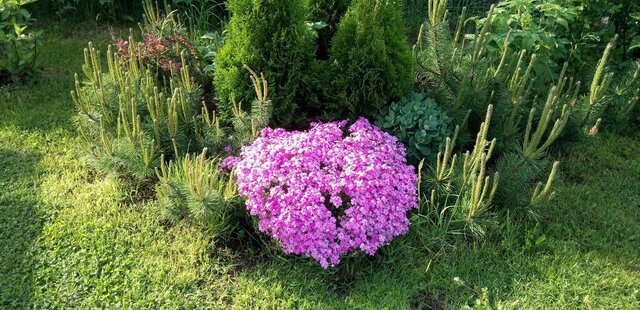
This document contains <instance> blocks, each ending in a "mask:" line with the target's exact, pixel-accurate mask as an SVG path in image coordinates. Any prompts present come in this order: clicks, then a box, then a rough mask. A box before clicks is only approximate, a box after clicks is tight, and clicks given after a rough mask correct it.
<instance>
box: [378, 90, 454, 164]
mask: <svg viewBox="0 0 640 310" xmlns="http://www.w3.org/2000/svg"><path fill="white" fill-rule="evenodd" d="M452 121H453V119H451V118H450V117H449V116H448V115H447V113H446V112H445V111H444V110H443V109H442V108H440V107H439V106H438V104H437V103H436V102H435V100H433V98H427V96H426V95H425V94H423V93H412V94H410V95H409V96H407V97H404V98H402V100H400V101H399V102H397V103H394V104H392V105H390V106H389V107H386V108H384V109H383V110H382V112H381V113H380V115H378V117H377V118H376V125H378V126H379V127H380V128H382V129H383V130H384V131H386V132H388V133H390V134H392V135H394V136H395V137H397V138H398V140H400V142H402V143H403V144H404V145H405V146H406V148H407V157H408V158H409V161H410V162H412V163H418V162H420V161H421V160H422V159H425V158H426V159H428V160H429V162H432V161H433V160H435V157H436V154H437V153H438V151H439V149H440V148H441V147H442V146H444V143H445V140H446V138H447V137H449V136H451V134H452V130H451V129H452V128H451V127H452V126H451V125H452Z"/></svg>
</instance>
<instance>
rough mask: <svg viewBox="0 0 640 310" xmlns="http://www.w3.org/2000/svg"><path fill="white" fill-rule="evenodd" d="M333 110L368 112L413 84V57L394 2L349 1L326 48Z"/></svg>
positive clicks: (380, 0)
mask: <svg viewBox="0 0 640 310" xmlns="http://www.w3.org/2000/svg"><path fill="white" fill-rule="evenodd" d="M331 61H332V65H333V66H334V68H335V70H336V71H335V72H336V74H335V75H334V79H333V80H332V84H333V85H332V91H333V93H334V96H335V99H334V103H333V106H332V107H331V108H332V109H333V110H334V111H335V112H337V113H349V114H350V115H366V116H374V115H375V113H377V111H379V109H380V108H381V107H383V106H384V105H385V104H387V103H388V102H390V101H391V100H394V99H399V98H401V97H402V96H404V95H406V94H407V93H408V92H409V90H410V88H411V85H412V83H413V77H414V72H413V59H412V57H411V52H410V48H409V45H408V43H407V39H406V34H405V28H404V21H403V16H402V8H401V2H400V1H394V0H374V1H370V0H355V1H353V2H352V4H351V6H350V7H349V10H348V11H347V13H346V14H345V16H344V17H343V18H342V21H341V22H340V25H339V26H338V31H337V33H336V35H335V37H334V38H333V41H332V46H331Z"/></svg>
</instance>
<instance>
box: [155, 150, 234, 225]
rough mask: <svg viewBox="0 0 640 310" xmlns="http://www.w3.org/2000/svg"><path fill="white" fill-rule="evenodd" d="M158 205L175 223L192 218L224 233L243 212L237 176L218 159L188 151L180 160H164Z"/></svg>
mask: <svg viewBox="0 0 640 310" xmlns="http://www.w3.org/2000/svg"><path fill="white" fill-rule="evenodd" d="M157 176H158V179H159V180H160V181H159V183H158V184H157V186H156V194H157V197H158V206H159V208H160V212H161V214H162V215H163V217H164V218H165V219H167V220H169V221H170V222H172V223H176V222H178V221H180V220H184V219H186V220H190V221H192V222H194V223H196V224H199V225H202V226H204V227H206V228H208V229H210V230H211V232H212V233H213V234H214V235H216V236H224V235H226V234H228V233H229V232H231V231H232V229H233V228H234V227H235V226H236V222H237V216H239V215H238V213H239V211H242V210H243V209H242V206H241V203H240V202H241V201H240V199H239V197H238V192H237V186H236V185H235V182H234V180H233V175H230V176H229V175H226V174H225V173H223V172H222V171H221V170H220V169H219V167H218V163H217V161H215V160H210V159H207V158H206V149H205V150H204V151H203V152H202V153H201V154H200V155H198V156H195V155H189V154H187V155H186V156H184V157H183V158H182V159H180V160H176V161H171V162H169V163H168V164H164V162H163V163H162V165H161V166H160V168H159V169H158V170H157Z"/></svg>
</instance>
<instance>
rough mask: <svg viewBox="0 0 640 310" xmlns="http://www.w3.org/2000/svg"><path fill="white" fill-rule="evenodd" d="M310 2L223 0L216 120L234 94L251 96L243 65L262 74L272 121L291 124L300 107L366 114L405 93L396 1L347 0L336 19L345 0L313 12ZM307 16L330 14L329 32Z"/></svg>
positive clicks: (407, 77)
mask: <svg viewBox="0 0 640 310" xmlns="http://www.w3.org/2000/svg"><path fill="white" fill-rule="evenodd" d="M318 3H320V2H318ZM318 3H314V4H312V5H315V6H311V7H310V6H309V4H308V3H307V2H306V1H291V0H285V1H275V0H266V1H258V0H230V1H229V3H228V7H229V10H230V12H231V20H230V23H229V25H228V27H227V29H226V34H227V37H226V42H225V45H224V47H223V48H222V50H221V51H220V52H219V53H218V56H217V57H216V71H215V87H216V90H217V97H218V98H219V99H220V101H221V107H220V109H221V110H222V117H223V119H224V117H225V115H228V114H229V111H231V109H232V108H231V107H232V106H233V102H234V100H235V101H246V100H248V99H249V98H250V97H251V89H250V87H249V84H248V83H247V82H246V80H247V79H246V73H245V72H244V71H243V70H242V66H243V65H245V64H246V65H249V66H250V67H252V68H254V69H255V70H256V71H259V72H264V74H265V77H266V79H267V80H268V81H269V86H270V89H271V90H272V95H271V98H272V100H273V103H274V111H275V114H274V116H275V117H274V120H273V125H284V126H290V125H292V124H295V123H299V122H300V121H304V116H305V114H306V115H307V117H314V118H315V117H318V116H324V117H325V118H336V117H338V116H339V117H344V116H345V115H346V116H349V117H351V118H355V117H356V116H360V115H367V116H373V115H375V114H376V113H377V112H378V110H379V109H380V108H381V107H382V106H383V105H384V104H386V103H388V102H389V101H391V100H394V99H399V98H400V97H402V96H404V95H406V94H407V93H408V92H409V90H410V88H411V85H412V83H413V60H412V58H411V52H410V48H409V44H408V42H407V39H406V36H405V26H404V21H403V16H402V6H401V3H400V2H399V1H395V0H375V1H369V0H356V1H352V2H351V4H350V5H349V6H348V10H347V11H346V14H344V16H343V17H342V18H341V19H340V20H339V23H338V22H337V21H336V18H337V16H338V15H341V14H342V13H343V11H344V9H345V8H346V3H345V2H335V3H333V7H330V8H326V11H324V12H323V11H321V12H318V8H317V5H318ZM310 16H311V17H314V18H315V17H321V18H328V19H331V20H329V21H328V22H330V23H331V24H327V26H326V27H335V30H333V29H331V30H332V31H336V33H335V35H334V36H333V37H332V38H327V37H326V36H327V32H326V31H325V30H324V29H317V28H318V27H317V24H313V25H309V24H307V23H306V20H307V19H308V17H310ZM314 22H326V21H315V20H314ZM320 28H322V27H320ZM328 45H331V46H330V49H329V47H328ZM318 48H326V49H328V51H329V55H322V54H323V53H318V50H317V49H318ZM324 53H326V52H324ZM315 57H318V58H317V59H316V58H315ZM325 58H328V59H325Z"/></svg>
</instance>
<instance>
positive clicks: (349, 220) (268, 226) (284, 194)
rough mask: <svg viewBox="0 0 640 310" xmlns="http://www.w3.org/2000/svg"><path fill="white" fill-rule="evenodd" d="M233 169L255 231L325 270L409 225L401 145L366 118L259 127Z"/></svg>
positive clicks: (410, 176)
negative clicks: (301, 126) (305, 126)
mask: <svg viewBox="0 0 640 310" xmlns="http://www.w3.org/2000/svg"><path fill="white" fill-rule="evenodd" d="M234 172H235V173H236V174H237V178H238V179H237V183H238V192H239V194H240V195H241V196H244V197H246V199H247V200H246V203H247V209H248V210H249V211H250V213H251V215H252V216H254V217H257V219H258V225H259V229H260V230H261V231H262V232H264V233H266V234H267V235H269V236H270V237H271V238H273V239H274V240H275V241H277V242H278V243H279V245H280V246H281V247H282V249H283V251H284V252H285V253H287V254H303V255H305V256H308V257H311V258H313V259H315V260H316V261H318V262H319V263H320V265H321V266H322V267H323V268H328V267H330V266H335V265H336V264H338V263H339V262H340V258H341V256H343V255H345V254H348V253H353V252H357V251H362V252H365V253H367V254H369V255H374V254H375V253H376V251H377V250H378V249H379V248H380V247H381V246H383V245H385V244H387V243H389V242H390V241H391V240H392V239H393V238H394V237H396V236H399V235H402V234H404V233H405V232H406V231H407V230H408V228H409V220H408V217H407V213H408V212H409V211H410V210H412V209H414V208H416V207H417V189H416V181H417V176H416V173H415V171H414V168H413V167H412V166H410V165H407V164H406V160H405V151H404V147H403V146H402V145H401V144H399V143H398V141H397V139H396V138H395V137H393V136H391V135H389V134H387V133H385V132H383V131H382V130H380V129H378V128H377V127H375V126H373V125H371V124H370V123H369V122H368V121H367V120H366V119H359V120H358V121H356V122H355V123H354V124H353V125H351V126H347V124H346V122H344V121H343V122H332V123H315V124H313V125H312V126H311V129H309V130H308V131H303V132H300V131H286V130H284V129H264V130H262V132H261V134H260V136H259V137H258V138H257V139H256V140H255V141H254V143H253V144H251V145H249V146H246V147H244V148H243V150H242V153H241V154H240V158H239V161H238V162H237V163H236V164H235V168H234Z"/></svg>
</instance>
